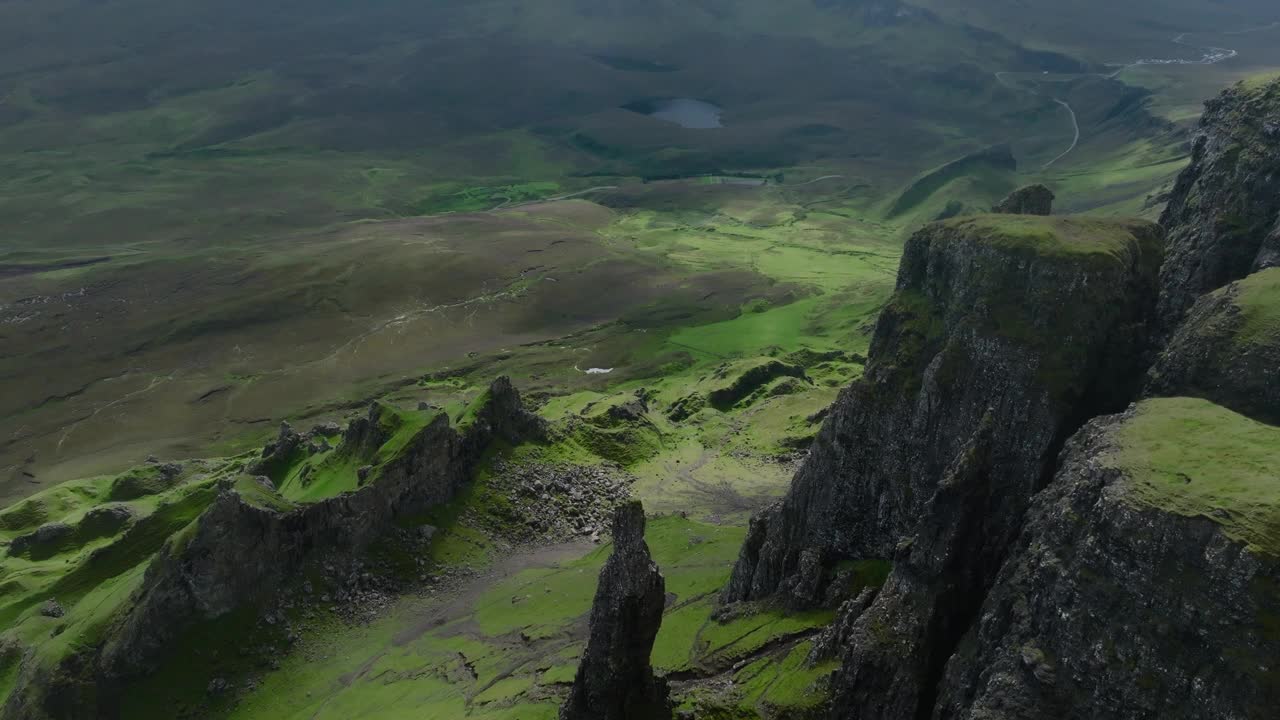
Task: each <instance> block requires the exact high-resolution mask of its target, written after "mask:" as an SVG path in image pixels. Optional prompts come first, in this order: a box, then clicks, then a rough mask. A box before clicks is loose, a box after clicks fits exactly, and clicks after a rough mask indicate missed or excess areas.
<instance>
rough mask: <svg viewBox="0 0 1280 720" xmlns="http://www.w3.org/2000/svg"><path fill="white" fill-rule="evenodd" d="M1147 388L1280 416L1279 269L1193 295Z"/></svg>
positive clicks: (1267, 417)
mask: <svg viewBox="0 0 1280 720" xmlns="http://www.w3.org/2000/svg"><path fill="white" fill-rule="evenodd" d="M1146 394H1147V395H1148V396H1155V397H1173V396H1179V395H1189V396H1193V397H1200V398H1208V399H1210V400H1212V401H1214V402H1216V403H1218V404H1219V405H1224V406H1226V407H1229V408H1231V409H1232V410H1235V411H1237V412H1240V413H1244V414H1245V415H1249V416H1250V417H1254V418H1258V419H1261V420H1264V421H1266V422H1270V423H1280V268H1271V269H1268V270H1264V271H1262V272H1260V273H1255V274H1254V275H1250V276H1249V277H1247V278H1245V279H1244V280H1241V281H1239V282H1234V283H1231V284H1230V285H1228V286H1226V287H1225V288H1222V289H1221V290H1217V291H1215V292H1212V293H1210V294H1208V295H1205V296H1204V297H1203V298H1201V299H1200V300H1199V301H1198V302H1196V304H1195V305H1194V306H1192V308H1191V311H1190V312H1189V313H1188V314H1187V316H1186V319H1185V320H1184V322H1183V323H1182V324H1181V325H1180V326H1179V327H1178V329H1177V330H1176V331H1175V332H1174V334H1173V337H1172V338H1171V339H1170V341H1169V343H1168V345H1167V346H1166V347H1165V349H1164V351H1163V352H1162V353H1161V355H1160V357H1159V359H1158V360H1157V361H1156V364H1155V366H1154V367H1153V368H1152V369H1151V372H1150V377H1149V380H1148V383H1147V388H1146Z"/></svg>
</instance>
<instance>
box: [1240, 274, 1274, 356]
mask: <svg viewBox="0 0 1280 720" xmlns="http://www.w3.org/2000/svg"><path fill="white" fill-rule="evenodd" d="M1236 287H1238V288H1239V294H1237V295H1236V298H1235V301H1236V305H1237V306H1238V307H1239V308H1240V312H1241V315H1242V316H1243V318H1244V324H1243V325H1242V326H1241V328H1240V332H1239V335H1238V340H1239V341H1240V342H1241V343H1242V344H1245V345H1248V344H1251V343H1259V344H1261V343H1274V342H1277V341H1280V268H1270V269H1267V270H1263V271H1262V272H1259V273H1254V274H1253V275H1250V276H1249V277H1247V278H1245V279H1244V280H1241V281H1240V282H1239V283H1238V284H1237V285H1236Z"/></svg>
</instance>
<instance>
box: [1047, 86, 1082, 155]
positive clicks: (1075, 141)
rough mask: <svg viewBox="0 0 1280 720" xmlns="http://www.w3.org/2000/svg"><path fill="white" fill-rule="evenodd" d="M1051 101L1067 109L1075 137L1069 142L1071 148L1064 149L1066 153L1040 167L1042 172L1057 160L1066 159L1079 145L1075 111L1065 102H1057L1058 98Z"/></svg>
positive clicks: (1078, 125) (1078, 128)
mask: <svg viewBox="0 0 1280 720" xmlns="http://www.w3.org/2000/svg"><path fill="white" fill-rule="evenodd" d="M1053 101H1054V102H1056V103H1058V104H1059V105H1061V106H1062V107H1064V108H1066V109H1067V112H1068V113H1070V114H1071V127H1073V128H1075V131H1076V136H1075V138H1073V139H1072V140H1071V147H1069V148H1067V149H1066V151H1065V152H1063V153H1062V154H1061V155H1059V156H1058V157H1056V158H1054V159H1052V160H1050V161H1049V162H1047V163H1045V164H1044V165H1043V166H1042V167H1041V169H1042V170H1048V169H1049V168H1051V167H1053V164H1054V163H1056V162H1058V161H1059V160H1061V159H1062V158H1064V157H1066V156H1068V155H1070V154H1071V152H1072V151H1073V150H1075V149H1076V146H1077V145H1079V144H1080V120H1079V119H1078V118H1077V117H1076V111H1075V109H1074V108H1072V107H1071V106H1070V105H1069V104H1067V102H1066V101H1065V100H1059V99H1058V98H1054V99H1053Z"/></svg>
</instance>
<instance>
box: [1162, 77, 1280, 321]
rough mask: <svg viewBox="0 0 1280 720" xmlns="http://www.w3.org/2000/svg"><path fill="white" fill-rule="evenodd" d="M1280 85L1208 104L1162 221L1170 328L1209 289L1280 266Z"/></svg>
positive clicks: (1231, 93)
mask: <svg viewBox="0 0 1280 720" xmlns="http://www.w3.org/2000/svg"><path fill="white" fill-rule="evenodd" d="M1278 121H1280V82H1274V83H1271V84H1268V85H1263V86H1259V87H1250V86H1246V85H1238V86H1236V87H1234V88H1232V89H1230V90H1227V91H1226V92H1224V93H1223V94H1222V95H1221V96H1219V97H1218V98H1216V99H1214V100H1211V101H1209V102H1208V103H1206V104H1205V114H1204V116H1203V118H1202V119H1201V121H1200V129H1199V132H1198V133H1197V135H1196V137H1195V140H1194V144H1193V146H1192V151H1191V164H1190V165H1189V166H1188V167H1187V168H1186V169H1185V170H1184V171H1183V172H1182V174H1181V175H1180V176H1179V177H1178V181H1177V184H1176V185H1175V187H1174V189H1173V193H1172V195H1171V196H1170V199H1169V204H1168V206H1167V207H1166V208H1165V211H1164V215H1163V216H1162V217H1161V219H1160V224H1161V225H1163V226H1164V227H1165V228H1166V229H1167V230H1168V232H1169V259H1168V262H1166V263H1165V266H1164V268H1163V269H1162V271H1161V286H1162V294H1161V299H1160V312H1161V316H1162V318H1163V322H1164V326H1165V329H1166V331H1167V332H1171V331H1172V330H1173V328H1174V327H1175V326H1176V324H1177V323H1178V321H1179V320H1180V319H1181V318H1182V316H1183V314H1184V313H1186V312H1187V310H1189V309H1190V308H1191V306H1192V305H1193V304H1194V303H1195V302H1196V300H1197V299H1198V298H1199V297H1200V296H1201V295H1203V294H1204V293H1207V292H1210V291H1213V290H1215V289H1217V288H1220V287H1222V286H1223V285H1226V284H1227V283H1229V282H1231V281H1233V280H1239V279H1241V278H1243V277H1245V276H1246V275H1248V274H1250V273H1253V272H1257V271H1258V270H1262V269H1264V268H1266V267H1271V266H1274V265H1277V264H1280V133H1276V132H1274V131H1273V130H1272V129H1271V128H1274V127H1275V126H1276V124H1277V122H1278Z"/></svg>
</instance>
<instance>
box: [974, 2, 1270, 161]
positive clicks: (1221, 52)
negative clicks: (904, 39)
mask: <svg viewBox="0 0 1280 720" xmlns="http://www.w3.org/2000/svg"><path fill="white" fill-rule="evenodd" d="M1277 27H1280V21H1277V22H1273V23H1271V24H1270V25H1262V26H1259V27H1254V28H1246V29H1244V30H1233V31H1223V32H1219V33H1217V34H1218V35H1245V34H1247V33H1255V32H1262V31H1264V30H1271V29H1274V28H1277ZM1190 34H1191V33H1190V32H1184V33H1180V34H1178V35H1176V36H1175V37H1174V38H1173V39H1172V42H1173V43H1174V44H1176V45H1182V46H1184V47H1190V48H1195V49H1197V50H1201V51H1203V52H1204V55H1203V56H1202V57H1200V58H1199V59H1196V60H1188V59H1185V58H1176V59H1163V58H1142V59H1139V60H1134V61H1133V62H1130V63H1115V64H1112V65H1111V67H1116V68H1119V69H1118V70H1116V71H1115V72H1112V73H1087V74H1089V75H1096V76H1097V77H1104V78H1107V79H1108V80H1114V79H1115V78H1117V77H1119V76H1120V74H1121V73H1123V72H1124V71H1126V70H1129V69H1130V68H1135V67H1140V66H1143V65H1216V64H1218V63H1220V62H1222V61H1224V60H1230V59H1232V58H1235V57H1239V56H1240V51H1238V50H1233V49H1231V48H1220V47H1214V46H1211V45H1193V44H1192V43H1189V42H1187V36H1188V35H1190ZM1029 74H1033V73H1029V72H1025V71H1008V70H1006V71H1001V72H998V73H996V74H995V75H996V80H997V81H998V82H999V83H1000V84H1001V85H1004V86H1005V87H1008V88H1011V89H1013V90H1025V91H1027V92H1030V93H1032V94H1034V95H1040V94H1041V93H1040V91H1039V90H1033V89H1030V88H1026V87H1022V86H1019V85H1018V84H1016V83H1013V82H1010V81H1009V80H1007V79H1006V76H1008V75H1029ZM1042 74H1043V73H1042ZM1051 99H1052V100H1053V101H1054V102H1055V103H1057V104H1059V105H1061V106H1062V107H1064V108H1066V109H1067V113H1069V114H1070V116H1071V128H1072V132H1073V133H1074V137H1073V138H1072V139H1071V146H1070V147H1068V148H1067V149H1066V151H1064V152H1063V153H1062V154H1061V155H1058V156H1057V157H1055V158H1054V159H1052V160H1050V161H1049V162H1047V163H1045V164H1044V165H1043V166H1041V169H1042V170H1048V169H1049V168H1051V167H1053V166H1054V165H1055V164H1056V163H1057V162H1058V161H1059V160H1062V159H1063V158H1065V157H1067V156H1068V155H1070V154H1071V153H1072V152H1074V151H1075V149H1076V148H1077V147H1079V145H1080V120H1079V118H1078V117H1077V115H1076V111H1075V108H1073V107H1071V104H1070V103H1068V102H1067V101H1066V100H1063V99H1062V98H1057V97H1055V98H1051Z"/></svg>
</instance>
